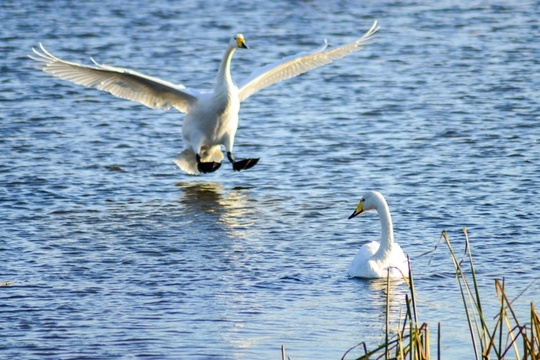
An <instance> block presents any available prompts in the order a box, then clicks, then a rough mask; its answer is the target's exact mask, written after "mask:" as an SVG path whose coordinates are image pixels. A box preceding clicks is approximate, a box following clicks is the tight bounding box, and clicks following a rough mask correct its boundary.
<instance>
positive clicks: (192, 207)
mask: <svg viewBox="0 0 540 360" xmlns="http://www.w3.org/2000/svg"><path fill="white" fill-rule="evenodd" d="M176 186H177V187H178V188H179V189H180V190H181V198H180V203H181V204H183V205H184V206H185V211H186V213H187V214H188V215H191V216H193V217H195V218H197V217H199V216H200V215H201V214H204V215H206V216H212V217H215V220H216V221H215V223H216V224H221V225H223V227H224V230H226V231H227V233H228V234H229V235H230V236H232V237H234V238H241V237H245V234H244V231H247V230H252V229H251V225H252V224H253V222H254V217H253V212H254V207H253V206H251V205H250V204H249V203H250V202H253V199H252V198H251V197H250V195H249V189H247V188H245V187H242V188H233V189H231V190H224V188H223V186H222V184H220V183H191V182H179V183H177V184H176Z"/></svg>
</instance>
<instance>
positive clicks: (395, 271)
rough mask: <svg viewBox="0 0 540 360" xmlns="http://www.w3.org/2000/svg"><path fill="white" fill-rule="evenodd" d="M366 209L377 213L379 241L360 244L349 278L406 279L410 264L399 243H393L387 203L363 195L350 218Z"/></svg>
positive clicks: (374, 193)
mask: <svg viewBox="0 0 540 360" xmlns="http://www.w3.org/2000/svg"><path fill="white" fill-rule="evenodd" d="M369 210H376V211H377V213H378V214H379V218H380V220H381V242H380V244H379V243H378V242H376V241H372V242H371V243H369V244H365V245H363V246H362V247H361V248H360V250H359V251H358V253H357V254H356V256H355V257H354V259H353V261H352V263H351V265H350V266H349V275H350V276H352V277H361V278H385V277H386V276H387V271H388V270H389V271H390V274H389V275H390V277H403V276H409V262H408V261H407V257H406V256H405V254H404V253H403V250H401V247H400V246H399V244H398V243H396V242H394V230H393V225H392V217H391V216H390V210H389V209H388V204H386V200H385V199H384V197H383V196H382V194H381V193H379V192H377V191H369V192H368V193H366V194H365V195H364V196H363V197H362V199H361V200H360V202H359V203H358V206H357V207H356V210H355V211H354V212H353V213H352V215H351V216H349V219H352V218H353V217H355V216H357V215H360V214H361V213H363V212H365V211H369Z"/></svg>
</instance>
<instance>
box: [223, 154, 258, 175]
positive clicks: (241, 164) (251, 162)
mask: <svg viewBox="0 0 540 360" xmlns="http://www.w3.org/2000/svg"><path fill="white" fill-rule="evenodd" d="M227 158H228V159H229V161H230V162H231V163H232V164H233V170H234V171H241V170H247V169H251V168H252V167H254V166H255V165H257V163H258V162H259V158H249V159H242V160H239V161H236V160H234V157H233V155H232V153H231V152H228V153H227Z"/></svg>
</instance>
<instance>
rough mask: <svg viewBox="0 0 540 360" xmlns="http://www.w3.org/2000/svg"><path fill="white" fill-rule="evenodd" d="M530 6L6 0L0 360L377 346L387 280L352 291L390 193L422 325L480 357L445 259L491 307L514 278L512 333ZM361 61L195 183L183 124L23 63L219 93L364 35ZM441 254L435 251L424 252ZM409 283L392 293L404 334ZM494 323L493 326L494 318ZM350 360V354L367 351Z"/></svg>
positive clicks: (450, 353)
mask: <svg viewBox="0 0 540 360" xmlns="http://www.w3.org/2000/svg"><path fill="white" fill-rule="evenodd" d="M539 12H540V5H539V3H538V2H536V1H520V2H515V3H511V2H503V1H499V2H497V1H491V2H474V1H473V2H470V1H458V2H455V1H438V2H431V3H425V4H424V3H421V2H416V1H394V0H388V1H377V2H360V1H323V0H321V1H318V0H315V1H303V2H299V1H284V0H283V1H271V2H270V1H268V2H254V1H240V0H238V1H229V2H212V3H208V2H206V1H195V0H193V1H170V0H169V1H168V0H160V1H127V0H118V1H114V2H107V3H106V5H105V3H103V2H97V1H85V2H79V1H67V0H65V1H62V0H58V1H48V2H35V1H29V0H21V1H3V2H1V3H0V24H2V26H1V27H0V49H1V51H2V54H4V56H3V58H2V61H1V62H0V69H1V72H2V75H3V76H2V79H1V81H0V84H1V85H0V86H1V91H0V157H1V161H0V183H1V187H0V190H1V192H0V283H4V282H10V285H9V286H2V287H0V319H1V320H0V338H1V339H2V341H1V342H0V357H1V358H6V359H75V358H77V359H82V358H88V359H119V358H143V357H147V358H156V359H209V358H212V359H280V358H281V345H282V344H283V345H285V349H286V351H287V355H288V356H290V357H291V358H292V359H295V360H300V359H339V358H341V356H342V355H343V354H344V353H345V352H346V351H347V350H348V349H349V348H351V347H352V346H354V345H356V344H358V343H360V342H363V341H365V342H366V343H367V344H368V345H369V346H370V347H374V346H376V345H377V344H379V343H380V342H381V341H382V340H383V339H384V327H385V303H386V285H385V283H384V282H380V281H365V280H357V279H351V278H349V277H348V275H347V268H348V265H349V263H350V262H351V261H352V258H353V257H354V255H355V253H356V251H357V250H358V249H359V248H360V246H361V245H362V244H364V243H366V242H368V241H371V240H376V239H377V238H378V236H379V223H378V218H377V216H376V214H366V215H365V216H362V217H359V218H355V219H354V220H349V221H347V217H348V216H349V215H350V213H351V212H352V211H353V210H354V208H355V207H356V204H357V201H358V200H359V198H360V197H361V195H362V194H363V193H364V192H365V191H367V190H371V189H375V190H379V191H381V192H382V193H383V194H384V195H385V196H386V199H387V201H388V203H389V205H390V209H391V211H392V215H393V220H394V226H395V238H396V241H398V242H399V243H400V245H401V247H402V248H403V249H404V251H405V252H407V253H408V254H409V255H410V257H411V259H412V263H413V265H412V266H413V272H414V275H415V286H416V292H417V298H418V300H419V301H418V311H419V320H420V321H425V322H427V323H428V324H429V326H430V328H431V329H432V330H431V331H432V337H433V338H432V343H433V344H434V346H435V344H436V336H435V333H436V328H437V324H438V323H440V324H441V329H442V339H443V340H442V344H441V348H442V353H443V355H444V356H443V358H445V359H463V358H472V356H473V352H472V346H471V344H470V339H469V335H468V330H467V324H466V321H465V317H464V311H463V307H462V305H461V297H460V293H459V288H458V285H457V282H456V281H455V278H454V274H453V265H452V262H451V260H450V257H449V255H448V250H447V249H446V247H445V246H444V245H443V244H440V245H439V246H438V247H436V245H437V243H438V240H439V237H440V234H441V232H442V231H443V230H447V231H448V234H449V236H450V239H451V240H452V242H453V245H454V247H455V249H456V252H457V253H458V255H459V256H461V254H462V253H463V250H464V243H465V240H464V239H465V238H464V235H463V233H462V230H461V229H462V228H463V227H466V228H467V229H468V232H469V238H470V242H471V249H472V253H473V256H474V261H475V266H476V269H477V275H478V280H479V283H480V290H481V292H482V294H483V298H484V309H485V311H486V313H487V314H488V315H490V316H491V315H494V314H495V313H496V312H497V311H498V302H497V298H496V294H495V291H494V281H495V279H497V278H499V279H502V278H503V277H504V279H505V282H506V289H507V292H508V294H509V296H510V298H512V299H514V298H516V297H517V299H516V300H515V302H514V307H515V309H516V311H517V312H518V314H519V315H521V317H522V319H523V322H524V323H526V322H527V321H528V307H529V304H530V303H531V302H533V301H534V302H536V303H537V304H538V299H540V283H539V282H538V277H539V273H540V260H539V258H538V254H540V241H539V240H540V237H539V232H540V230H539V229H540V228H539V224H540V210H539V209H540V206H539V205H540V201H539V192H540V164H539V161H540V144H539V141H540V122H539V120H540V119H539V114H540V100H539V99H540V76H539V75H540V74H539V72H540V71H539V69H540V67H539V65H540V64H539V61H540V60H539V59H540V47H539V46H538V34H539V33H540V29H539V22H538V13H539ZM375 19H377V20H378V21H379V23H380V25H381V29H380V31H379V34H378V36H377V37H376V38H375V39H374V41H373V43H372V44H371V45H369V46H367V47H366V48H365V49H364V50H362V51H361V52H359V53H355V54H354V55H351V56H350V57H347V58H345V59H342V60H340V61H337V62H335V63H332V64H330V65H327V66H325V67H323V68H320V69H317V70H313V71H311V72H309V73H306V74H304V75H301V76H299V77H297V78H295V79H291V80H288V81H286V82H282V83H279V84H276V85H274V86H272V87H270V88H267V89H265V90H263V91H261V92H260V93H259V94H256V95H254V96H253V97H251V98H250V99H249V100H248V101H246V102H245V103H244V104H243V107H242V110H241V112H240V126H239V130H238V133H237V137H236V146H235V151H236V155H237V156H238V157H239V158H242V157H259V156H260V157H261V160H260V163H259V164H258V165H257V166H256V167H254V168H253V169H250V170H249V171H246V172H241V173H235V172H233V171H232V169H230V165H229V164H224V165H223V166H222V168H221V169H220V170H219V171H217V172H216V173H213V174H207V175H204V176H199V177H193V176H189V175H186V174H184V173H182V172H181V171H180V170H179V169H178V168H177V167H176V165H175V164H174V163H173V162H172V158H173V157H174V156H175V155H176V154H177V153H178V152H179V151H181V149H182V148H183V144H182V137H181V124H182V119H183V115H182V114H179V113H178V112H177V111H173V110H171V111H168V112H164V111H155V110H151V109H148V108H146V107H144V106H142V105H140V104H137V103H132V102H129V101H126V100H122V99H117V98H115V97H113V96H111V95H109V94H107V93H102V92H99V91H97V90H94V89H86V88H83V87H80V86H77V85H73V84H71V83H68V82H65V81H62V80H59V79H56V78H53V77H51V76H50V75H48V74H45V73H43V72H41V71H38V70H36V69H35V68H34V63H33V61H32V60H30V59H28V58H27V55H28V54H29V53H30V52H31V48H32V47H35V46H37V45H38V43H39V42H42V43H43V44H44V45H45V46H46V47H47V48H48V49H50V50H51V51H52V52H53V53H55V54H56V55H58V56H61V57H62V58H65V59H67V60H70V61H75V62H81V63H85V64H90V60H89V57H94V58H95V59H96V60H97V61H98V62H101V63H105V64H109V65H113V66H121V67H127V68H131V69H134V70H137V71H140V72H144V73H145V74H148V75H151V76H157V77H160V78H163V79H166V80H168V81H171V82H175V83H183V84H184V85H186V86H188V87H194V88H203V89H209V88H211V87H212V84H213V82H214V80H215V76H216V70H217V67H218V65H219V62H220V60H221V56H222V52H223V51H224V49H225V47H226V44H227V41H228V39H229V38H230V37H231V36H232V35H234V34H235V33H237V32H242V33H243V34H244V36H245V37H246V40H247V42H248V44H249V45H250V48H251V49H250V50H249V51H242V52H240V51H238V52H237V53H236V54H235V56H234V59H233V64H232V73H233V78H234V79H235V80H236V81H238V82H239V81H241V80H242V79H243V78H244V77H245V76H247V75H248V74H249V73H250V72H251V71H252V70H254V69H256V68H257V67H259V66H262V65H265V64H267V63H269V62H271V61H275V60H277V59H280V58H282V57H284V56H286V55H290V54H294V53H297V52H300V51H311V50H313V49H315V48H317V47H318V46H320V45H321V44H322V41H323V39H325V38H326V39H328V41H329V43H330V45H331V46H336V45H340V44H343V43H346V42H349V41H352V40H354V39H355V38H357V37H359V36H361V35H362V34H363V33H364V32H365V31H366V30H367V29H369V27H370V26H371V24H372V22H373V21H374V20H375ZM433 250H434V251H433ZM407 292H408V290H407V288H406V286H405V285H404V284H399V285H395V286H393V287H392V288H391V291H390V294H389V296H390V303H391V310H392V317H393V321H392V322H393V324H394V325H393V326H397V324H398V319H399V316H400V311H403V304H404V297H405V294H406V293H407ZM490 319H491V317H490ZM360 353H361V351H360V350H358V351H356V352H354V351H353V352H352V354H351V355H350V356H349V357H348V358H354V355H355V354H356V355H359V354H360Z"/></svg>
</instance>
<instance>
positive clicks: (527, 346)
mask: <svg viewBox="0 0 540 360" xmlns="http://www.w3.org/2000/svg"><path fill="white" fill-rule="evenodd" d="M463 233H464V235H465V256H464V258H463V259H461V260H460V259H458V257H457V256H456V253H455V252H454V250H453V249H452V245H451V243H450V239H449V237H448V234H447V233H446V231H443V233H442V234H441V240H444V242H445V243H446V245H447V246H448V249H449V250H450V256H451V258H452V261H453V263H454V268H455V271H456V273H455V274H456V279H457V281H458V284H459V289H460V291H461V299H462V302H463V306H464V309H465V315H466V321H467V323H468V327H469V334H470V338H471V342H472V347H473V349H474V356H475V357H474V358H475V359H477V360H478V359H482V360H484V359H506V358H515V359H524V360H539V359H540V319H539V317H538V313H537V311H536V309H535V307H534V304H532V303H531V306H530V317H529V319H528V322H521V321H520V320H519V319H518V318H517V316H516V313H515V312H514V309H513V308H512V303H511V301H509V299H508V297H507V295H506V293H505V290H504V286H505V284H504V279H503V280H502V281H501V280H499V279H496V280H495V292H496V294H497V299H498V302H499V305H500V306H499V310H498V314H497V316H496V317H495V324H494V325H493V327H492V328H489V326H488V324H487V322H486V315H485V313H484V311H483V309H482V303H481V298H480V292H479V290H478V283H477V280H476V273H475V269H474V264H473V259H472V253H471V250H470V246H469V237H468V234H467V229H465V228H464V229H463ZM465 263H468V264H469V267H470V269H469V277H470V280H468V277H467V276H466V272H465V270H464V269H463V267H462V265H463V264H465ZM406 282H407V285H408V288H409V292H408V294H407V295H406V297H405V314H404V319H403V321H402V323H401V325H400V326H399V330H398V331H397V334H395V335H390V330H389V328H390V319H389V317H390V316H389V315H390V301H389V296H388V295H387V303H386V336H385V340H384V342H383V343H382V344H381V345H380V346H378V347H377V348H375V349H372V350H368V348H367V345H366V344H365V343H360V344H358V345H356V346H355V347H353V348H351V349H349V350H348V351H347V352H346V353H345V355H343V358H342V360H344V359H345V358H346V357H347V355H349V354H350V352H351V351H352V350H353V349H356V350H358V349H360V350H361V351H363V355H361V356H360V357H358V358H357V359H358V360H367V359H385V360H388V359H402V360H405V359H410V360H413V359H414V360H429V359H441V356H442V354H441V349H440V339H441V330H440V323H439V324H438V327H437V350H436V351H437V354H435V355H432V354H431V353H430V348H431V344H430V342H431V336H430V328H429V326H428V324H427V323H425V322H423V323H421V322H420V321H419V314H418V312H417V308H416V296H415V290H414V279H413V274H412V272H410V271H409V277H408V279H406ZM387 283H388V286H389V282H387ZM387 294H389V291H387ZM282 355H284V352H283V351H282ZM471 358H472V354H471Z"/></svg>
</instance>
